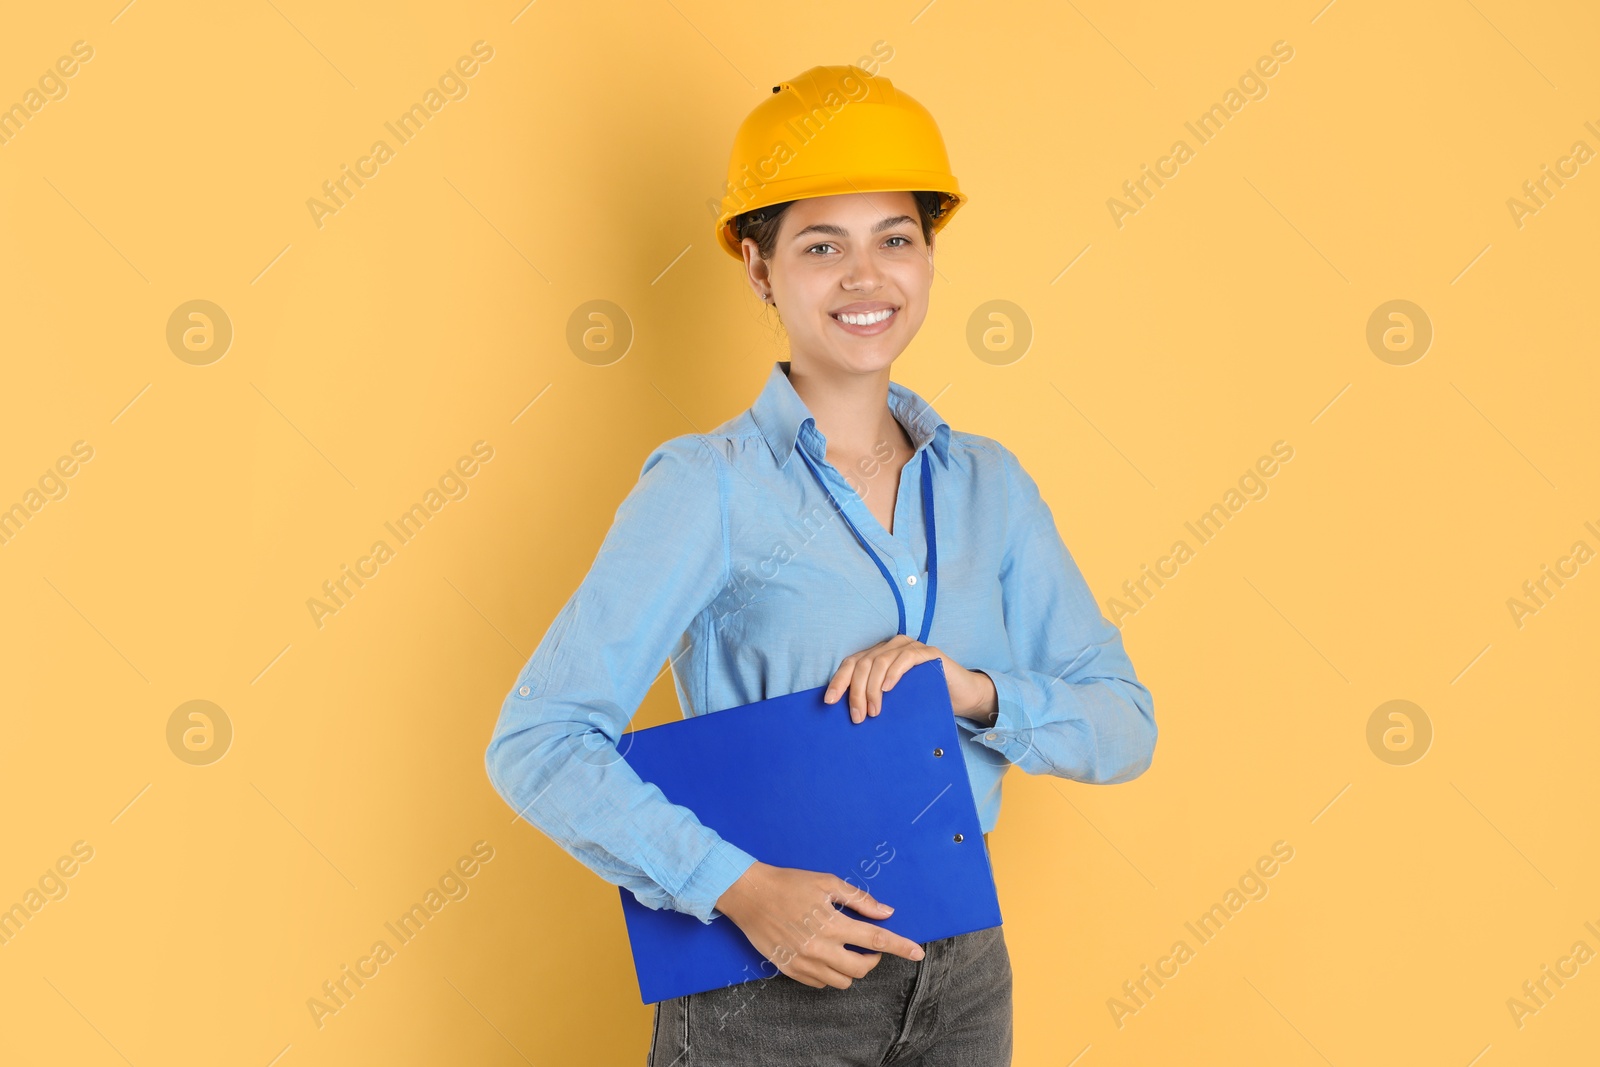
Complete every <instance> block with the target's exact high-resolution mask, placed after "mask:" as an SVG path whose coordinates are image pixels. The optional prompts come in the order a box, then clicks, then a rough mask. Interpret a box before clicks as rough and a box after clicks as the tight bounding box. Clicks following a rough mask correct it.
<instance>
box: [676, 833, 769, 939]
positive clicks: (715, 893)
mask: <svg viewBox="0 0 1600 1067" xmlns="http://www.w3.org/2000/svg"><path fill="white" fill-rule="evenodd" d="M755 862H756V858H755V857H754V856H752V855H751V854H750V853H748V852H746V851H745V850H744V849H742V848H740V847H739V846H738V845H735V844H733V843H732V842H731V841H727V840H725V839H720V838H719V839H718V840H717V843H716V844H714V845H712V846H711V851H710V852H707V853H706V857H705V859H703V860H701V861H700V866H698V867H696V868H695V869H694V873H693V874H691V875H689V880H688V881H687V882H685V883H684V886H683V889H682V891H681V892H679V894H678V905H677V910H679V911H683V912H687V913H688V914H690V915H693V916H694V917H695V918H697V919H699V920H700V921H701V922H703V923H705V924H706V925H708V926H709V925H710V924H711V923H713V922H716V921H717V920H718V919H720V918H722V912H720V911H718V910H717V901H718V900H719V899H720V898H721V897H722V894H724V893H726V892H727V891H728V887H729V886H731V885H733V883H735V882H737V881H738V880H739V878H740V876H741V875H743V874H744V872H745V871H747V870H749V869H750V868H751V867H752V866H754V865H755Z"/></svg>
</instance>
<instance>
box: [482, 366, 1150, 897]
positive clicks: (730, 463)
mask: <svg viewBox="0 0 1600 1067" xmlns="http://www.w3.org/2000/svg"><path fill="white" fill-rule="evenodd" d="M788 369H789V364H788V363H787V362H778V363H776V364H775V365H774V366H773V368H772V372H771V374H770V375H769V376H768V378H767V383H766V386H765V387H764V388H763V389H762V391H761V395H760V396H759V397H758V398H757V400H756V402H755V403H754V404H753V405H751V407H750V408H749V409H747V410H746V411H744V412H743V413H742V414H740V415H739V416H738V417H736V418H734V419H731V420H729V421H728V422H726V423H723V424H722V425H721V426H719V427H717V428H716V429H715V430H713V431H711V432H710V433H704V434H685V435H683V436H681V437H675V438H673V439H671V440H669V441H667V442H665V443H663V444H662V445H661V446H660V447H658V448H657V449H655V450H654V451H653V452H652V453H651V454H650V456H649V458H648V459H646V460H645V463H644V468H643V470H642V471H641V472H640V476H639V481H638V484H637V485H635V486H634V487H633V489H632V490H631V491H630V492H629V493H628V496H627V498H626V499H624V500H623V502H622V504H621V506H620V507H619V508H618V509H617V513H616V519H615V521H614V523H613V524H612V526H611V529H610V531H609V532H608V533H607V534H606V537H605V541H604V542H603V543H602V545H601V546H600V551H599V553H598V555H597V556H596V557H595V560H594V563H593V565H592V566H591V567H590V568H589V572H588V573H587V574H586V575H585V576H584V578H583V581H582V583H581V584H580V585H579V586H578V588H577V590H576V591H575V592H574V593H573V594H572V597H571V599H569V600H568V601H567V603H566V606H565V607H563V608H562V609H561V611H560V612H559V613H557V615H556V617H555V619H554V620H553V621H552V622H551V624H550V628H549V630H548V631H547V632H546V633H545V635H544V638H543V640H541V641H540V642H539V647H538V648H537V649H535V650H534V652H533V655H532V656H531V657H530V658H529V660H528V662H527V664H526V665H525V666H524V667H523V669H522V672H521V674H520V675H519V676H518V677H517V680H516V682H515V683H514V684H513V685H512V687H511V691H510V693H509V694H507V696H506V699H505V702H504V704H503V706H502V707H501V710H500V719H499V723H498V724H497V725H496V727H495V732H494V737H493V739H492V741H491V742H490V744H489V749H488V752H487V754H486V762H487V765H488V773H489V779H490V781H491V782H492V783H493V784H494V787H495V789H496V790H498V791H499V793H500V795H501V796H502V797H504V798H505V800H506V802H507V803H508V804H510V805H511V806H512V807H513V808H514V809H516V811H518V812H519V813H521V814H522V816H523V817H524V818H526V819H527V820H528V821H529V822H530V823H532V824H533V825H534V826H536V827H538V828H539V830H541V831H542V832H543V833H545V834H546V835H548V836H549V837H550V838H552V839H553V840H554V841H555V842H556V843H557V844H559V845H560V846H561V847H562V848H563V849H565V850H566V851H567V852H568V853H569V854H571V855H572V856H573V857H574V858H576V859H577V860H578V861H580V862H581V863H583V864H584V865H585V866H587V867H588V868H589V869H590V870H592V871H594V872H595V873H596V874H598V875H600V876H601V877H602V878H604V879H605V880H607V881H608V882H611V883H612V884H614V885H621V886H624V887H626V888H627V889H628V890H630V891H631V892H632V893H633V894H634V896H636V897H637V898H638V899H639V901H640V902H641V903H643V904H644V905H646V906H647V907H651V908H672V909H675V910H677V911H682V912H687V913H688V914H690V915H694V916H696V917H697V918H699V919H700V920H701V921H702V922H705V923H710V922H712V921H713V920H715V919H716V918H717V917H718V916H719V915H721V912H719V911H718V910H717V909H716V901H717V899H718V898H719V897H721V896H722V894H723V893H724V892H725V891H726V890H727V889H728V887H729V886H731V885H732V884H733V883H734V882H735V881H736V880H737V879H738V878H739V876H740V875H742V874H743V873H744V872H745V870H746V869H747V868H748V867H749V866H750V865H751V864H752V863H754V862H755V861H756V860H757V859H759V858H761V857H757V856H754V855H752V854H750V853H748V852H746V851H744V850H743V849H741V848H739V847H738V846H737V845H736V844H734V843H733V842H731V841H727V840H724V839H723V838H722V836H721V835H720V834H718V833H717V832H716V831H714V830H712V829H710V828H709V827H707V826H705V825H704V824H703V823H701V822H700V820H699V819H698V818H696V817H695V815H694V813H693V812H692V811H690V810H689V809H688V808H685V807H683V806H681V805H677V804H672V803H670V802H669V801H668V800H667V799H666V797H665V796H664V795H663V794H662V793H661V791H660V789H658V788H657V787H656V786H654V785H650V784H648V783H645V782H643V781H641V780H640V778H639V777H638V775H637V774H635V773H634V772H633V770H632V769H631V768H630V767H629V766H628V764H627V762H626V761H625V760H623V759H621V758H620V757H619V756H618V753H617V748H616V745H617V742H618V740H619V738H620V737H621V735H622V734H623V732H624V731H626V730H628V729H629V728H630V720H631V719H632V718H633V715H634V713H635V711H636V710H637V709H638V707H639V704H640V702H641V701H643V699H644V697H645V694H646V693H647V692H648V691H649V689H650V687H651V685H652V683H654V682H655V680H656V679H657V678H658V677H659V676H660V673H661V671H662V670H663V667H664V665H665V663H666V661H668V660H669V659H670V661H671V669H672V675H673V680H674V682H675V684H676V687H677V694H678V701H679V704H680V705H681V706H682V709H683V713H684V715H685V716H686V717H687V716H690V715H704V714H707V713H708V712H715V711H720V710H724V709H727V708H733V707H738V706H740V705H742V704H748V703H751V702H752V701H756V700H764V699H766V698H768V697H774V696H782V695H784V694H787V693H794V692H798V691H800V690H803V689H814V688H816V687H818V686H822V685H826V684H827V682H828V681H829V679H830V678H831V677H832V676H833V674H834V672H835V671H836V670H838V668H839V665H840V663H841V662H843V660H844V659H845V657H846V656H849V655H851V654H853V653H856V652H860V651H862V650H863V649H866V648H869V647H871V646H872V645H875V644H877V643H879V642H881V641H885V640H887V639H889V638H890V637H893V636H894V635H895V633H896V632H897V628H898V624H899V614H898V610H897V608H896V605H895V598H894V594H893V592H892V591H891V590H890V589H889V587H888V584H887V583H886V582H885V581H884V577H883V575H882V573H881V572H880V571H879V570H878V567H877V565H876V564H875V563H873V561H872V560H871V559H870V558H869V557H868V556H867V554H866V553H865V552H864V551H863V550H862V547H861V544H860V543H859V542H858V541H857V540H856V539H855V535H854V534H852V533H851V531H850V528H849V525H848V524H846V523H845V522H843V521H840V516H839V514H838V513H837V512H836V511H834V509H833V506H832V505H831V504H830V503H829V502H828V497H827V494H825V493H824V492H823V489H822V486H821V485H820V484H818V482H817V479H816V476H815V475H814V474H813V473H812V472H811V471H810V470H809V469H808V468H807V466H806V464H805V463H804V461H803V459H802V458H801V457H799V456H795V455H794V454H793V453H794V450H795V449H796V448H803V449H805V450H806V453H807V455H809V456H810V457H811V458H812V459H813V460H814V461H815V463H816V465H817V467H818V469H819V470H820V471H821V472H822V473H823V475H824V476H825V477H826V478H827V479H828V480H829V484H830V485H831V487H832V489H833V495H834V497H835V499H837V500H838V501H839V505H840V507H842V508H843V509H844V512H845V513H846V514H847V515H848V516H849V518H850V519H851V521H852V522H854V523H855V526H856V529H857V530H859V531H860V532H861V534H862V536H864V537H865V538H866V539H867V540H868V541H869V542H871V544H872V545H873V547H874V548H875V549H876V550H877V552H878V554H879V556H880V558H882V560H883V562H884V564H885V565H886V566H887V567H888V568H889V570H890V572H891V573H892V574H893V575H894V576H895V577H896V578H897V579H899V580H900V581H901V582H902V583H903V584H902V585H901V586H900V590H901V597H902V599H903V600H904V602H905V611H906V630H907V633H909V634H910V635H912V636H913V637H915V635H916V634H917V633H919V632H920V629H921V625H922V617H923V612H924V607H925V601H924V599H923V594H924V592H925V590H926V588H927V584H926V577H927V570H926V562H927V560H926V556H927V546H926V543H925V540H924V538H925V533H924V525H923V515H922V493H921V482H920V464H921V460H922V456H921V453H922V452H923V451H924V450H931V452H932V456H931V460H932V464H933V487H934V513H935V528H936V530H937V533H938V565H939V577H938V583H937V593H936V600H935V605H934V621H933V627H932V630H931V632H930V633H929V635H928V644H930V645H932V646H934V647H935V648H938V649H940V650H941V651H942V652H944V653H945V654H946V655H948V656H950V657H951V658H952V659H954V660H955V661H956V662H957V663H959V664H961V665H962V666H963V667H966V668H968V669H969V670H981V671H983V672H984V673H985V674H987V675H988V676H989V677H990V678H992V679H993V680H994V684H995V690H996V692H997V694H998V696H999V716H998V718H997V719H996V721H995V722H994V724H993V725H992V726H989V727H987V728H986V727H983V726H981V725H979V724H978V723H976V722H974V721H973V720H971V719H968V718H964V717H962V716H957V717H956V724H957V726H958V727H959V728H960V729H959V731H958V733H959V736H960V737H961V739H962V746H961V747H962V752H963V755H964V756H965V758H966V764H967V771H968V775H969V777H970V779H971V781H972V791H973V794H974V797H975V799H976V801H977V807H978V813H979V816H980V819H981V822H982V826H983V830H984V832H985V833H987V832H988V831H989V830H991V829H993V828H994V825H995V823H996V822H997V821H998V819H999V815H1000V783H1001V779H1002V778H1003V777H1004V776H1005V773H1006V771H1008V770H1009V769H1010V768H1011V766H1012V765H1013V764H1015V765H1016V766H1018V767H1021V768H1022V770H1023V771H1025V772H1026V773H1028V774H1050V775H1056V776H1058V777H1061V778H1071V779H1076V780H1078V781H1083V782H1096V783H1110V782H1124V781H1127V780H1128V779H1130V778H1134V777H1136V776H1137V775H1139V774H1141V773H1142V772H1143V771H1144V770H1145V769H1146V768H1148V767H1149V766H1150V762H1151V759H1152V756H1153V754H1154V749H1155V742H1156V724H1155V714H1154V709H1153V706H1152V701H1151V697H1150V691H1149V690H1148V689H1146V688H1145V687H1144V686H1143V685H1142V684H1140V682H1139V680H1138V678H1137V677H1136V676H1135V675H1134V670H1133V664H1132V663H1130V662H1129V660H1128V656H1127V653H1126V652H1125V651H1124V650H1123V646H1122V637H1121V634H1120V632H1119V631H1118V630H1117V628H1116V627H1115V626H1113V625H1112V624H1111V623H1110V622H1108V621H1107V620H1106V618H1105V617H1104V615H1102V614H1101V612H1100V609H1099V606H1098V605H1097V604H1096V602H1095V599H1094V596H1093V595H1092V594H1091V593H1090V591H1089V587H1088V585H1087V584H1086V583H1085V582H1084V579H1083V575H1082V573H1080V571H1079V570H1078V566H1077V564H1076V563H1075V562H1074V561H1073V558H1072V556H1071V554H1070V553H1069V552H1068V551H1067V548H1066V545H1065V544H1063V543H1062V540H1061V535H1060V534H1059V533H1058V532H1057V530H1056V525H1055V521H1054V519H1053V518H1052V516H1051V512H1050V508H1049V506H1048V505H1047V504H1046V503H1045V502H1044V500H1043V498H1041V496H1040V495H1039V487H1038V486H1037V485H1036V484H1035V483H1034V480H1033V478H1032V477H1030V476H1029V475H1028V473H1027V471H1025V470H1023V468H1022V465H1021V464H1020V463H1019V462H1018V461H1017V457H1016V456H1015V455H1013V454H1012V453H1011V452H1010V451H1009V450H1008V449H1006V448H1005V447H1004V446H1003V445H1001V444H999V443H998V442H997V441H994V440H993V439H991V438H988V437H982V436H980V435H978V434H972V433H964V432H960V431H956V430H952V429H951V428H950V425H949V424H948V423H947V422H945V421H944V420H943V419H941V418H940V417H939V416H938V414H937V413H936V412H935V411H934V410H933V408H931V407H930V406H929V405H928V404H927V403H926V402H925V401H924V400H923V399H922V398H921V397H919V396H918V395H917V394H915V393H913V392H912V391H911V390H909V389H907V388H905V387H904V386H902V385H900V384H898V383H896V382H891V383H890V384H889V408H890V410H891V411H892V412H893V414H894V416H895V418H896V419H897V420H898V421H899V423H900V424H901V425H902V426H903V427H904V428H905V430H906V434H907V436H908V437H910V438H911V440H912V443H913V444H914V445H915V448H916V452H915V453H913V455H912V456H911V460H910V462H908V463H906V464H905V466H904V468H903V471H902V473H901V476H900V483H899V492H898V495H897V496H896V499H895V505H894V533H893V534H891V533H889V532H888V531H887V530H885V529H884V528H883V525H882V523H880V522H879V521H878V519H877V518H875V517H874V516H873V514H872V512H871V511H869V510H868V508H867V506H866V504H865V503H864V502H863V500H862V497H861V495H860V494H862V493H865V494H871V493H873V492H888V491H889V484H890V482H891V480H892V477H893V476H892V474H889V473H888V470H887V469H885V468H884V467H882V466H876V465H874V466H876V469H868V470H858V471H853V472H851V473H852V477H851V479H850V480H847V479H846V477H845V475H844V473H843V472H841V471H840V470H839V469H838V468H836V467H835V466H834V465H833V464H832V463H830V462H828V460H827V458H826V440H825V439H824V437H823V435H822V434H821V432H819V431H818V430H817V427H816V422H815V420H814V419H813V418H812V416H811V413H810V411H809V410H807V408H806V406H805V402H804V401H802V400H801V399H800V395H799V394H798V393H796V392H795V390H794V386H793V385H792V384H790V382H789V378H788ZM903 450H904V442H893V443H891V442H883V443H882V444H880V446H879V451H878V454H879V455H880V456H881V457H882V458H883V459H884V460H889V459H891V458H898V457H894V452H895V451H901V452H903ZM890 469H892V468H890ZM836 707H837V708H838V713H839V714H840V715H847V714H849V711H848V708H847V704H846V700H845V699H841V700H840V702H839V703H838V704H837V705H836ZM706 772H707V773H708V774H714V773H716V769H715V768H714V767H708V768H707V769H706Z"/></svg>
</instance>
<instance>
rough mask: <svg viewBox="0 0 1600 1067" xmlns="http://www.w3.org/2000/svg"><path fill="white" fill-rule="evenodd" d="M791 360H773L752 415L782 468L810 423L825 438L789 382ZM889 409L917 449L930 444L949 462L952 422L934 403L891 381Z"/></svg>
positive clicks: (938, 455)
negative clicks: (803, 430) (936, 408)
mask: <svg viewBox="0 0 1600 1067" xmlns="http://www.w3.org/2000/svg"><path fill="white" fill-rule="evenodd" d="M789 362H790V361H789V360H783V359H780V360H778V361H776V362H775V363H773V365H772V372H771V373H770V374H768V375H767V384H766V385H765V386H764V387H763V388H762V390H761V395H760V396H759V397H757V398H756V402H755V403H754V404H752V405H751V407H750V414H751V416H752V417H753V418H754V419H755V422H756V426H757V427H758V428H759V429H760V430H761V434H762V436H763V437H765V438H766V439H767V446H768V447H769V448H771V449H772V455H773V458H775V459H776V460H777V461H778V466H779V467H783V466H786V465H787V464H788V462H789V457H790V456H791V455H793V454H794V450H795V447H796V445H797V444H798V443H799V440H800V432H801V430H802V429H803V428H804V427H805V426H806V425H807V424H809V425H810V427H811V433H812V434H814V435H816V437H817V439H818V440H819V441H821V440H822V433H821V431H820V430H818V429H817V420H816V419H815V418H813V417H812V415H811V411H810V409H809V408H807V407H806V404H805V401H804V400H801V399H800V394H799V393H797V392H795V390H794V385H793V384H792V383H791V382H790V381H789ZM889 410H890V411H891V412H893V413H894V416H895V419H896V420H897V421H898V422H899V423H900V425H901V426H903V427H905V431H906V433H907V435H909V436H910V438H911V444H912V447H913V448H921V447H922V446H923V445H928V446H929V447H930V448H931V449H932V450H933V454H934V455H935V456H937V457H938V459H939V461H940V462H941V463H943V464H945V465H946V466H948V465H949V463H950V424H949V423H948V422H945V421H944V419H942V418H940V417H939V413H938V412H937V411H935V410H933V406H932V405H931V404H929V403H928V402H927V401H926V400H923V399H922V397H920V396H918V395H917V394H916V393H914V392H912V391H911V390H910V389H907V388H906V387H905V386H903V385H901V384H900V383H899V382H895V381H891V382H890V383H889ZM812 457H813V458H815V459H819V460H820V459H822V458H823V457H822V456H820V455H818V454H817V452H816V451H815V450H814V451H813V452H812Z"/></svg>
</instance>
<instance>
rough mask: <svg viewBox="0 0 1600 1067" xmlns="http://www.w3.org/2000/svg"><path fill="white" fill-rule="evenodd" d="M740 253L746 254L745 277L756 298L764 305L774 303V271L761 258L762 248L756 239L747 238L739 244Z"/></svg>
mask: <svg viewBox="0 0 1600 1067" xmlns="http://www.w3.org/2000/svg"><path fill="white" fill-rule="evenodd" d="M739 251H740V252H742V253H744V271H745V277H746V280H748V281H749V282H750V288H751V289H753V290H755V294H756V297H757V298H758V299H760V300H761V301H762V302H763V303H768V304H770V303H772V298H771V296H770V294H771V292H772V269H771V266H770V264H768V263H767V261H766V260H764V259H762V258H761V246H760V245H758V244H756V239H755V238H754V237H746V238H745V239H744V240H743V241H741V242H739Z"/></svg>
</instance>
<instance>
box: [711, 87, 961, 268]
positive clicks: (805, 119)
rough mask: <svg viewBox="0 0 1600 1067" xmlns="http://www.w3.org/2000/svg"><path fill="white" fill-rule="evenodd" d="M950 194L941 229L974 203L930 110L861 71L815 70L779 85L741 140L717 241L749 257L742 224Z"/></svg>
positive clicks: (748, 121) (939, 218) (943, 198)
mask: <svg viewBox="0 0 1600 1067" xmlns="http://www.w3.org/2000/svg"><path fill="white" fill-rule="evenodd" d="M901 191H904V192H918V191H928V192H933V193H938V194H940V204H939V210H938V212H937V213H936V216H935V218H934V220H933V230H934V232H935V233H937V232H938V231H939V230H941V229H942V228H943V227H944V224H945V223H947V222H949V221H950V216H951V215H953V214H955V211H956V209H957V208H959V207H960V206H961V205H962V204H964V203H966V201H967V198H966V197H965V196H964V195H962V193H961V189H960V187H959V186H958V185H957V184H956V179H955V175H953V174H951V173H950V157H949V156H948V155H947V154H946V153H945V148H944V138H942V137H940V136H939V127H938V126H937V125H936V124H935V123H934V121H933V116H932V115H931V114H929V113H928V109H927V108H925V107H923V106H922V105H921V104H919V103H917V102H916V101H915V100H913V99H911V97H909V96H907V95H906V94H905V93H903V92H900V91H899V90H897V89H896V88H895V87H894V85H893V84H892V83H891V82H890V81H889V79H888V78H885V77H882V76H881V75H873V74H868V73H867V72H866V71H864V70H862V69H861V68H860V67H857V66H854V65H851V66H842V67H812V68H811V69H810V70H808V71H806V72H805V73H804V74H800V75H798V76H796V77H793V78H790V79H789V80H788V81H786V82H783V83H782V84H781V85H774V86H773V87H772V95H771V96H769V97H767V98H766V99H765V100H763V101H762V102H761V103H760V104H759V105H758V106H757V107H756V109H755V110H754V111H752V112H750V114H749V116H747V117H746V118H745V120H744V122H743V123H742V124H741V125H740V126H739V132H738V134H736V135H735V136H734V139H733V155H732V157H731V158H730V159H729V161H728V184H727V186H726V187H725V189H724V192H723V196H722V213H721V214H720V215H719V216H718V217H717V225H716V235H717V243H718V244H720V245H722V247H723V249H724V250H725V251H726V252H728V254H730V255H732V256H733V257H734V258H735V259H741V260H742V259H743V258H744V254H743V253H742V252H740V251H739V237H738V235H737V234H735V233H734V227H733V219H734V217H735V216H736V215H741V214H743V213H744V212H746V211H754V210H756V209H757V208H763V207H771V206H772V205H773V204H782V203H786V202H787V201H790V200H800V199H804V198H806V197H813V196H832V195H834V194H836V193H886V192H901Z"/></svg>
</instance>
